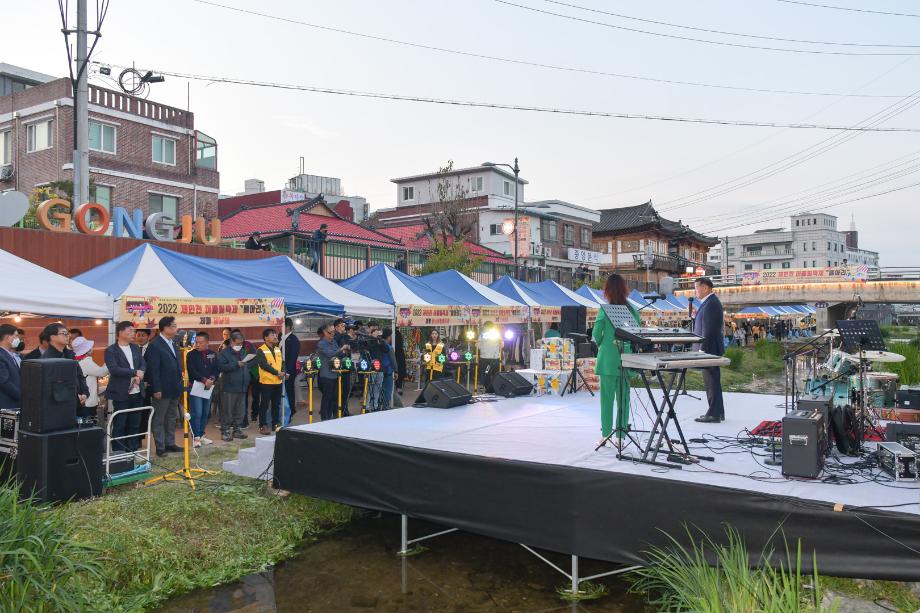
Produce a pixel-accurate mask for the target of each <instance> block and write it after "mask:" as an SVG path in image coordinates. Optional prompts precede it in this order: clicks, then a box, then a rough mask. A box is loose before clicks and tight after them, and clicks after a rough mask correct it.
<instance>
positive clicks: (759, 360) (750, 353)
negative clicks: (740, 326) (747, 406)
mask: <svg viewBox="0 0 920 613" xmlns="http://www.w3.org/2000/svg"><path fill="white" fill-rule="evenodd" d="M725 357H727V358H729V359H730V360H731V361H732V363H731V366H727V367H725V368H723V369H722V389H723V390H725V391H726V392H763V393H782V391H783V382H782V376H783V346H782V345H781V344H780V343H778V342H775V341H768V340H760V341H758V342H757V344H756V345H755V346H753V347H743V348H742V347H729V348H728V349H727V350H726V351H725ZM687 389H688V390H702V389H704V387H703V375H702V374H701V373H700V372H699V371H698V370H689V371H687Z"/></svg>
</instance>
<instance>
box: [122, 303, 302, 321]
mask: <svg viewBox="0 0 920 613" xmlns="http://www.w3.org/2000/svg"><path fill="white" fill-rule="evenodd" d="M166 316H172V317H175V318H176V325H178V326H179V327H180V328H198V327H216V326H233V327H235V328H246V327H260V328H261V327H265V328H272V327H279V326H281V325H282V324H283V323H284V299H282V298H161V297H159V296H124V297H123V298H122V299H121V304H120V306H119V308H118V317H119V321H130V322H131V323H132V324H133V325H134V327H135V328H153V327H156V325H157V322H159V321H160V318H161V317H166Z"/></svg>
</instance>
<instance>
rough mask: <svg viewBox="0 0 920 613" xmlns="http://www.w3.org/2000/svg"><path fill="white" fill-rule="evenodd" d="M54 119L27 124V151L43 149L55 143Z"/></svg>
mask: <svg viewBox="0 0 920 613" xmlns="http://www.w3.org/2000/svg"><path fill="white" fill-rule="evenodd" d="M53 125H54V120H53V119H48V120H46V121H39V122H37V123H30V124H29V125H28V126H26V151H28V152H29V153H32V152H33V151H41V150H42V149H50V148H51V147H52V146H53V145H54V132H53V131H52V127H53Z"/></svg>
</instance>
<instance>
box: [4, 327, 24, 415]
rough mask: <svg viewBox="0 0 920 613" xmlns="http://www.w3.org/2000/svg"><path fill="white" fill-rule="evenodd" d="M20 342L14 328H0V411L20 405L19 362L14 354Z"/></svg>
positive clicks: (17, 356)
mask: <svg viewBox="0 0 920 613" xmlns="http://www.w3.org/2000/svg"><path fill="white" fill-rule="evenodd" d="M20 342H22V341H20V340H19V335H18V333H17V332H16V327H15V326H11V325H9V324H3V325H2V326H0V409H16V408H19V405H20V404H21V403H20V400H21V398H22V385H21V382H20V379H19V364H20V360H19V355H18V354H17V353H16V347H18V346H19V343H20Z"/></svg>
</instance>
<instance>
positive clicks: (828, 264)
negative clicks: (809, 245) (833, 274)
mask: <svg viewBox="0 0 920 613" xmlns="http://www.w3.org/2000/svg"><path fill="white" fill-rule="evenodd" d="M827 267H828V268H830V267H831V261H830V260H828V261H827Z"/></svg>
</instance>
